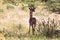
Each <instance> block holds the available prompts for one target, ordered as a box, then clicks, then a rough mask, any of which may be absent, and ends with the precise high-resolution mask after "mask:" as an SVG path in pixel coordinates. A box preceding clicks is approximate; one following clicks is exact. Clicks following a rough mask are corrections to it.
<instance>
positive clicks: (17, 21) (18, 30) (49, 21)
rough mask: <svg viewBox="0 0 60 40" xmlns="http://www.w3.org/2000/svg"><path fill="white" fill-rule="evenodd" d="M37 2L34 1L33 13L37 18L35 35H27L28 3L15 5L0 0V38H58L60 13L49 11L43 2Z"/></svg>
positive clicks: (56, 39) (25, 39)
mask: <svg viewBox="0 0 60 40" xmlns="http://www.w3.org/2000/svg"><path fill="white" fill-rule="evenodd" d="M39 3H40V2H38V1H37V2H36V3H35V6H36V10H35V12H34V14H33V15H34V17H36V19H37V26H36V28H35V35H32V34H30V35H29V34H28V30H29V29H28V27H29V23H28V21H29V9H28V5H27V4H24V3H19V5H18V6H15V5H12V4H10V3H7V4H4V3H3V1H2V0H0V40H48V39H49V40H60V32H56V30H58V31H60V14H56V13H53V12H51V11H49V10H48V9H47V6H45V3H40V4H39ZM48 37H50V38H48ZM51 37H52V38H51Z"/></svg>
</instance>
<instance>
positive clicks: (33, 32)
mask: <svg viewBox="0 0 60 40" xmlns="http://www.w3.org/2000/svg"><path fill="white" fill-rule="evenodd" d="M32 34H33V35H34V26H33V25H32Z"/></svg>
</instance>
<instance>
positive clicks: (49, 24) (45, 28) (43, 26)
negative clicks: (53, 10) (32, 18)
mask: <svg viewBox="0 0 60 40" xmlns="http://www.w3.org/2000/svg"><path fill="white" fill-rule="evenodd" d="M56 27H58V26H57V22H56V21H55V20H54V19H53V20H50V18H48V21H45V20H44V19H43V21H42V23H39V25H38V29H37V31H38V33H40V34H42V35H45V36H46V37H53V36H55V28H56Z"/></svg>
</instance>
